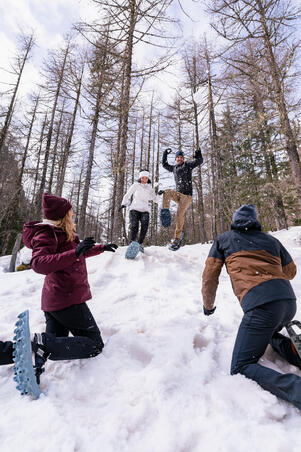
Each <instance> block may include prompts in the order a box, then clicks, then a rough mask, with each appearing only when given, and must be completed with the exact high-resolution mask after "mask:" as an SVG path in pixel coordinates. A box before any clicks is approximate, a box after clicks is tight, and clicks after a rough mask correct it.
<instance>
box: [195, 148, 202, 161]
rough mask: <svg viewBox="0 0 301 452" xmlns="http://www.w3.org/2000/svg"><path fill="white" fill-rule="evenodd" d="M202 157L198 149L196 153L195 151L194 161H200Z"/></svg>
mask: <svg viewBox="0 0 301 452" xmlns="http://www.w3.org/2000/svg"><path fill="white" fill-rule="evenodd" d="M202 157H203V156H202V151H201V150H200V149H198V150H197V151H195V153H194V158H195V159H201V158H202Z"/></svg>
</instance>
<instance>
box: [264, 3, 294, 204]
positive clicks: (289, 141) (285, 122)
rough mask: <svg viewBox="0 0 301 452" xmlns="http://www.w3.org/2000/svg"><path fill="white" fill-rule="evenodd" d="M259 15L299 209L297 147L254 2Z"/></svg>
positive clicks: (267, 35)
mask: <svg viewBox="0 0 301 452" xmlns="http://www.w3.org/2000/svg"><path fill="white" fill-rule="evenodd" d="M256 3H257V5H258V10H259V14H260V20H261V26H262V30H263V40H264V44H265V48H266V51H267V55H268V60H269V64H270V69H271V77H272V79H273V82H274V93H275V102H276V105H277V107H278V111H279V117H280V124H281V129H282V133H283V135H284V136H285V138H286V151H287V155H288V157H289V161H290V166H291V170H292V176H293V179H294V182H295V185H296V190H297V196H298V203H299V208H300V209H301V162H300V157H299V154H298V147H297V143H296V138H295V136H294V132H293V129H292V127H291V123H290V119H289V116H288V112H287V107H286V101H285V96H284V92H283V85H282V78H281V76H280V74H279V69H278V65H277V63H276V59H275V55H274V52H273V46H272V42H271V34H270V31H269V29H268V26H267V22H266V15H265V11H264V8H263V4H262V0H256Z"/></svg>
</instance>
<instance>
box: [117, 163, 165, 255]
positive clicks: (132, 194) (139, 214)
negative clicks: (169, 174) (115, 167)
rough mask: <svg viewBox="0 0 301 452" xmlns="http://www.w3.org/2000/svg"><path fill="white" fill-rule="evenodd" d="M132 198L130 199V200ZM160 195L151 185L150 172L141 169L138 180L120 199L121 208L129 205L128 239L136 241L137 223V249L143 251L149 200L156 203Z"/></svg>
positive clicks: (147, 223) (147, 222)
mask: <svg viewBox="0 0 301 452" xmlns="http://www.w3.org/2000/svg"><path fill="white" fill-rule="evenodd" d="M131 198H132V201H131ZM159 200H160V196H159V195H157V194H156V192H155V190H154V189H153V188H152V186H151V180H150V174H149V172H148V171H147V170H141V171H140V173H139V175H138V181H137V182H134V183H133V184H132V185H131V186H130V188H129V189H128V191H127V192H126V194H125V195H124V197H123V199H122V205H121V209H124V208H126V207H127V206H129V209H130V214H129V217H130V229H131V232H130V240H131V242H135V243H137V237H138V230H139V223H140V233H139V238H138V244H139V250H140V251H141V252H143V251H144V248H143V242H144V239H145V236H146V233H147V230H148V225H149V214H150V205H149V201H154V202H156V203H158V202H159Z"/></svg>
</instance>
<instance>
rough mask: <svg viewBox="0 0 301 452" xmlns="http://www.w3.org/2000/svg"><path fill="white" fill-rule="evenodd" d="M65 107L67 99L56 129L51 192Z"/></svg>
mask: <svg viewBox="0 0 301 452" xmlns="http://www.w3.org/2000/svg"><path fill="white" fill-rule="evenodd" d="M64 108H65V100H64V102H63V105H62V109H61V114H60V117H59V121H58V126H57V131H56V137H55V142H54V146H53V152H52V164H51V169H50V175H49V181H48V193H51V190H52V184H53V176H54V168H55V164H56V156H57V148H58V143H59V139H60V133H61V127H62V123H63V116H64Z"/></svg>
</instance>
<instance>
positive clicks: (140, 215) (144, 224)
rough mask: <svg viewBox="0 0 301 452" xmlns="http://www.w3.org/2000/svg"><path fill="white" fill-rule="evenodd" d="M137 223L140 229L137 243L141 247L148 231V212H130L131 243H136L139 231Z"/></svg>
mask: <svg viewBox="0 0 301 452" xmlns="http://www.w3.org/2000/svg"><path fill="white" fill-rule="evenodd" d="M139 221H140V223H141V227H140V234H139V240H138V242H139V243H140V245H141V244H142V243H143V241H144V239H145V236H146V233H147V230H148V223H149V212H138V210H130V224H131V237H130V238H131V242H133V241H134V242H135V241H136V237H137V235H138V229H139Z"/></svg>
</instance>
